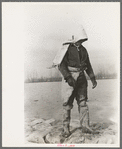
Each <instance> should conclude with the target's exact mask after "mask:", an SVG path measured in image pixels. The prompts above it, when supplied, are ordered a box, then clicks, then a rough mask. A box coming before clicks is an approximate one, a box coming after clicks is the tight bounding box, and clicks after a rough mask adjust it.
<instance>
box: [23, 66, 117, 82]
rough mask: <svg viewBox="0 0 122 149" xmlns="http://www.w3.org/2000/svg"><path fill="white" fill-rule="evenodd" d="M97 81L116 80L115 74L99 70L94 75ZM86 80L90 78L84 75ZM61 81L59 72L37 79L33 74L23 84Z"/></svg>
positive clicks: (35, 74)
mask: <svg viewBox="0 0 122 149" xmlns="http://www.w3.org/2000/svg"><path fill="white" fill-rule="evenodd" d="M95 77H96V79H97V80H102V79H116V78H117V73H115V72H113V73H110V72H107V71H103V69H101V70H100V71H98V72H97V73H96V75H95ZM86 78H87V80H89V79H90V78H89V77H88V75H86ZM60 81H62V77H61V75H60V74H59V72H55V74H53V75H50V76H49V77H43V76H41V77H38V75H37V73H36V72H35V73H33V74H31V75H28V77H27V78H26V79H25V83H36V82H60Z"/></svg>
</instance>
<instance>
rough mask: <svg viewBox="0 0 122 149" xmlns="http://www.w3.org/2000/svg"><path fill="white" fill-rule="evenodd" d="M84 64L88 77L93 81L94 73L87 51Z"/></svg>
mask: <svg viewBox="0 0 122 149" xmlns="http://www.w3.org/2000/svg"><path fill="white" fill-rule="evenodd" d="M86 64H87V69H86V73H87V75H88V76H89V77H90V79H91V81H92V82H93V81H95V80H96V79H95V75H94V72H93V69H92V66H91V63H90V59H89V55H88V53H87V59H86Z"/></svg>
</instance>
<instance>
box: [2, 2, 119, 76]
mask: <svg viewBox="0 0 122 149" xmlns="http://www.w3.org/2000/svg"><path fill="white" fill-rule="evenodd" d="M76 24H82V25H83V26H84V28H85V30H86V33H87V35H88V41H87V42H85V43H84V46H85V47H86V48H87V50H88V53H89V55H90V60H91V63H92V66H93V69H94V71H95V72H97V71H98V69H99V67H101V66H102V67H105V68H106V69H108V70H109V69H110V67H108V66H111V69H112V66H113V68H114V64H115V66H118V65H119V56H120V53H119V52H120V3H119V2H102V3H101V2H80V3H76V2H75V3H59V2H58V3H52V2H51V3H44V2H42V3H41V2H35V3H33V2H24V3H22V2H21V3H19V2H16V3H15V2H14V3H12V2H11V3H7V2H6V3H2V45H3V48H2V50H4V52H7V54H8V55H14V53H11V49H15V50H17V52H18V53H19V52H20V51H21V50H22V51H23V50H24V54H25V64H24V65H25V71H24V73H25V78H26V77H27V76H28V74H29V75H32V74H33V73H35V72H37V74H38V75H39V76H48V75H49V74H50V71H51V70H48V69H47V67H48V66H51V65H52V61H53V59H54V56H55V55H56V52H57V51H58V50H59V48H61V45H62V43H63V42H64V41H65V39H66V38H67V37H68V29H69V28H71V27H72V26H74V27H75V25H76ZM20 63H21V59H20ZM52 71H54V70H52Z"/></svg>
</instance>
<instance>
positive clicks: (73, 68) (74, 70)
mask: <svg viewBox="0 0 122 149" xmlns="http://www.w3.org/2000/svg"><path fill="white" fill-rule="evenodd" d="M68 70H69V71H70V72H83V70H81V68H76V67H70V66H68Z"/></svg>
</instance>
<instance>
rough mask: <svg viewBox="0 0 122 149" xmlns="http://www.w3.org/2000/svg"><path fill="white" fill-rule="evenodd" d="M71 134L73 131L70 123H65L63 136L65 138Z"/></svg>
mask: <svg viewBox="0 0 122 149" xmlns="http://www.w3.org/2000/svg"><path fill="white" fill-rule="evenodd" d="M70 135H71V132H70V130H69V124H63V132H62V136H63V137H65V138H68V137H69V136H70Z"/></svg>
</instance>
